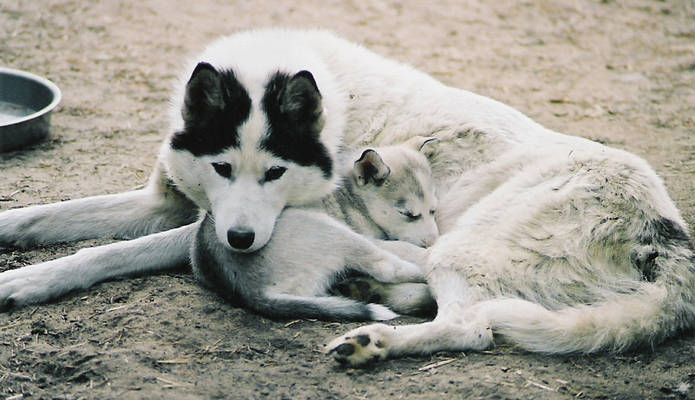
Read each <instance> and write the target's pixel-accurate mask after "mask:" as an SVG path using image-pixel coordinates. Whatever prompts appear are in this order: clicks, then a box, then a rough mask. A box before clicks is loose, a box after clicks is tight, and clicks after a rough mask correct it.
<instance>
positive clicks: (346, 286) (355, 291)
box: [331, 276, 437, 315]
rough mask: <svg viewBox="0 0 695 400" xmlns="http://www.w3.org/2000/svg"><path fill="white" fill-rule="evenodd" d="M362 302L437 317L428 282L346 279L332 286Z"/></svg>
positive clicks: (402, 312) (359, 277) (399, 311)
mask: <svg viewBox="0 0 695 400" xmlns="http://www.w3.org/2000/svg"><path fill="white" fill-rule="evenodd" d="M331 291H334V292H337V293H339V294H340V295H341V296H344V297H348V298H351V299H354V300H357V301H360V302H362V303H378V304H384V305H386V306H388V307H389V308H390V309H392V310H393V311H395V312H397V313H399V314H408V315H434V312H435V311H436V310H437V303H436V302H435V301H434V297H432V293H431V292H430V288H429V286H427V284H426V283H384V282H379V281H377V280H375V279H372V278H370V277H364V276H358V277H354V278H346V279H344V280H342V281H340V282H338V283H337V284H335V285H333V286H332V287H331Z"/></svg>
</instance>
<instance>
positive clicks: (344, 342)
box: [326, 325, 388, 367]
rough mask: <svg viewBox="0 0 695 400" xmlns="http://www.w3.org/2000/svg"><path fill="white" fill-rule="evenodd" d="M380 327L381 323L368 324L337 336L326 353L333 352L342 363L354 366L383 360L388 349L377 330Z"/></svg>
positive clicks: (335, 357) (334, 356)
mask: <svg viewBox="0 0 695 400" xmlns="http://www.w3.org/2000/svg"><path fill="white" fill-rule="evenodd" d="M373 327H376V329H375V328H373ZM370 328H371V329H370ZM379 328H380V326H379V325H373V326H371V327H370V326H367V327H363V328H359V329H357V330H356V331H353V332H351V333H348V334H347V335H345V336H341V337H339V338H336V339H335V340H333V341H332V342H331V343H329V344H328V345H327V346H326V353H327V354H332V355H333V358H334V359H335V360H336V361H337V362H339V363H340V364H343V365H348V366H353V367H354V366H360V365H365V364H368V363H371V362H374V361H380V360H383V359H385V358H386V356H387V354H388V349H387V346H386V341H385V340H384V338H382V337H381V335H379V333H378V332H377V330H378V329H379Z"/></svg>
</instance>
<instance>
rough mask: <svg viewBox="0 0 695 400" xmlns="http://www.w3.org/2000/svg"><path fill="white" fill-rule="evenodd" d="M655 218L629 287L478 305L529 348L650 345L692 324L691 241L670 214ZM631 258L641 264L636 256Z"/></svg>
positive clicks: (497, 328) (694, 270)
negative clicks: (558, 303)
mask: <svg viewBox="0 0 695 400" xmlns="http://www.w3.org/2000/svg"><path fill="white" fill-rule="evenodd" d="M659 223H660V224H664V225H663V226H661V227H660V228H662V229H661V232H660V233H662V235H653V236H651V238H650V240H649V243H648V245H647V246H646V247H647V248H648V249H651V250H650V251H648V252H647V257H646V259H647V260H648V261H649V268H648V270H643V274H644V280H642V281H639V282H635V286H634V287H633V289H632V290H630V291H627V292H624V293H615V294H612V295H610V296H605V297H604V298H603V300H601V301H599V302H596V303H593V304H587V305H581V306H574V307H568V308H564V309H559V310H550V309H548V308H546V307H543V306H541V305H539V304H536V303H532V302H529V301H526V300H520V299H498V300H490V301H485V302H483V303H480V304H479V306H480V307H482V308H483V310H484V311H483V312H484V314H485V315H487V316H488V318H489V320H490V323H491V325H492V328H493V332H495V333H498V334H502V335H504V336H506V337H507V338H508V339H511V341H512V342H514V343H517V344H518V345H520V346H521V347H523V348H524V349H527V350H530V351H535V352H541V353H592V352H597V351H608V352H621V351H625V350H628V349H630V348H634V347H638V346H653V345H655V344H657V343H660V342H662V341H663V340H664V339H666V338H667V337H669V336H672V335H674V334H676V333H678V332H680V331H683V330H685V329H688V328H692V327H693V326H695V265H694V262H693V261H694V255H693V247H692V244H691V242H690V239H689V238H688V235H687V234H686V233H685V231H684V230H683V229H682V228H681V227H680V226H679V225H677V224H675V223H674V222H673V221H670V220H665V222H664V221H663V220H662V221H660V222H659ZM664 229H665V230H666V231H667V232H665V231H664ZM663 233H666V234H663ZM643 243H645V242H644V241H643ZM644 248H645V246H642V249H644ZM642 255H644V251H642ZM637 258H639V257H637ZM643 258H644V257H643ZM633 262H634V260H633ZM634 264H635V265H636V266H637V267H639V266H640V263H639V262H634Z"/></svg>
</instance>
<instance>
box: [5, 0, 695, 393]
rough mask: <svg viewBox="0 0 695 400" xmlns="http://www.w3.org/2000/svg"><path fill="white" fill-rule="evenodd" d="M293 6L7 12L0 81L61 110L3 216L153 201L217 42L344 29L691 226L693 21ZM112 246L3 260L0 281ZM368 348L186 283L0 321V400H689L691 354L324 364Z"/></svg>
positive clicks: (573, 10) (578, 9)
mask: <svg viewBox="0 0 695 400" xmlns="http://www.w3.org/2000/svg"><path fill="white" fill-rule="evenodd" d="M218 3H224V4H218ZM290 3H294V2H281V1H273V2H271V1H264V2H246V1H224V2H222V1H214V0H197V1H195V2H190V1H167V0H141V1H138V2H134V1H133V2H129V1H122V0H90V1H78V0H43V1H26V0H3V1H2V2H0V64H2V65H6V66H10V67H15V68H21V69H26V70H30V71H32V72H35V73H38V74H41V75H45V76H47V77H49V78H50V79H52V80H53V81H54V82H56V83H57V84H58V85H59V86H60V87H61V88H62V90H63V94H64V100H63V102H62V104H61V105H60V107H59V108H58V110H57V112H56V113H55V115H54V119H53V122H54V137H53V139H52V140H50V141H49V142H46V143H44V144H41V145H39V146H36V147H34V148H33V149H30V150H26V151H20V152H14V153H9V154H5V155H0V210H5V209H8V208H13V207H22V206H26V205H29V204H38V203H47V202H54V201H59V200H64V199H73V198H79V197H84V196H87V195H94V194H101V193H107V192H109V193H110V192H119V191H123V190H126V189H131V188H133V187H136V186H138V185H141V184H142V183H144V181H145V179H146V177H147V175H148V173H149V171H150V169H151V167H152V165H153V161H154V157H155V154H156V151H157V148H158V144H159V141H160V140H161V138H162V136H163V135H164V133H165V132H164V127H165V110H166V109H167V98H168V95H169V88H170V86H171V82H172V80H173V79H174V77H175V76H177V74H178V72H179V67H180V66H181V60H183V59H184V58H185V57H186V56H189V55H191V54H194V53H195V52H197V51H198V50H199V49H200V48H201V46H202V45H203V44H204V43H206V42H207V41H209V40H211V39H213V38H215V37H217V36H219V35H221V34H225V33H230V32H233V31H235V30H239V29H244V28H253V27H259V26H277V25H283V26H297V27H311V26H320V27H328V28H331V29H334V30H336V31H337V32H339V33H341V34H343V35H345V36H346V37H348V38H351V39H353V40H355V41H359V42H363V43H365V44H366V45H368V46H369V47H371V48H372V49H374V50H375V51H377V52H379V53H382V54H385V55H387V56H390V57H394V58H396V59H398V60H401V61H404V62H407V63H410V64H413V65H415V66H416V67H418V68H420V69H423V70H425V71H427V72H429V73H431V74H433V75H434V76H436V77H438V78H439V79H441V80H443V81H444V82H446V83H448V84H451V85H455V86H459V87H463V88H467V89H471V90H473V91H476V92H478V93H481V94H484V95H488V96H491V97H493V98H496V99H499V100H501V101H504V102H506V103H508V104H511V105H512V106H514V107H517V108H518V109H520V110H522V111H523V112H525V113H527V114H529V115H530V116H532V117H533V118H535V119H536V120H538V121H540V122H541V123H543V124H545V125H546V126H549V127H551V128H554V129H556V130H559V131H563V132H567V133H573V134H577V135H581V136H584V137H588V138H591V139H594V140H598V141H601V142H604V143H606V144H608V145H611V146H616V147H619V148H623V149H627V150H629V151H632V152H635V153H637V154H639V155H641V156H643V157H645V158H646V159H647V160H648V161H649V162H650V163H651V164H652V165H653V166H654V167H655V168H656V169H657V170H658V172H659V173H660V174H661V176H662V177H663V178H664V180H665V181H666V184H667V186H668V189H669V191H670V193H671V195H672V196H673V198H674V200H675V201H676V203H677V204H678V205H679V207H680V209H681V210H682V212H683V215H684V216H685V219H686V220H687V221H688V222H689V223H690V225H691V226H693V225H694V223H695V196H693V193H695V181H694V180H693V172H694V171H695V3H693V2H692V1H668V2H666V1H654V0H630V1H624V2H623V1H613V0H603V1H599V0H595V1H580V0H575V1H573V0H564V1H552V0H538V1H530V0H524V1H516V0H497V1H494V2H492V1H484V0H456V1H455V0H450V1H434V2H423V1H418V0H401V1H396V0H388V1H379V2H376V1H369V2H368V1H359V0H347V1H319V0H308V1H303V2H301V6H300V5H297V6H292V5H290ZM98 243H100V242H93V241H90V242H86V243H79V244H77V245H66V246H54V247H50V248H43V249H37V250H32V251H24V252H20V251H14V252H6V253H3V254H0V270H4V269H10V268H16V267H20V266H23V265H27V264H31V263H35V262H39V261H42V260H46V259H51V258H55V257H59V256H62V255H67V254H69V253H72V252H74V251H76V250H77V249H78V248H80V247H85V246H90V245H95V244H98ZM412 321H416V319H414V318H403V319H400V320H398V321H397V322H396V323H404V322H412ZM356 326H358V324H352V323H342V324H341V323H325V322H320V321H288V322H273V321H269V320H267V319H264V318H260V317H258V316H256V315H253V314H250V313H248V312H246V311H244V310H240V309H235V308H232V307H231V306H229V305H227V304H225V303H223V302H221V301H220V300H219V299H218V298H217V297H215V296H214V295H212V294H211V293H208V292H207V291H205V290H203V289H201V288H200V287H199V286H198V285H197V284H196V283H195V282H194V280H193V278H192V277H191V275H190V274H188V273H187V272H186V271H181V272H179V273H170V274H164V275H160V276H155V277H139V278H135V279H130V280H124V281H116V282H108V283H105V284H101V285H98V286H97V287H94V288H93V289H91V290H88V291H84V292H79V293H74V294H71V295H69V296H66V297H64V298H63V299H61V300H59V301H56V302H54V303H51V304H47V305H42V306H40V307H28V308H24V309H19V310H16V311H13V312H10V313H7V314H1V315H0V397H4V398H12V399H19V398H22V397H23V398H65V399H73V398H96V399H111V398H117V399H131V398H132V399H136V398H138V399H139V398H148V399H156V398H166V399H171V398H177V399H178V398H181V399H189V398H190V399H193V398H266V397H267V398H287V399H290V398H291V399H304V398H307V399H308V398H312V399H331V398H335V399H343V398H360V399H362V398H372V399H377V398H408V399H441V398H467V397H470V398H478V397H482V398H497V399H503V398H549V399H554V398H573V397H574V398H585V399H589V398H590V399H613V398H617V399H635V398H695V388H691V385H694V384H695V364H694V363H693V360H694V359H695V336H694V335H693V334H692V333H688V334H685V335H684V336H683V337H680V338H676V339H673V340H671V341H669V342H667V343H665V344H663V345H660V346H657V347H656V348H654V349H653V350H647V351H643V352H639V353H631V354H625V355H620V356H613V355H597V356H591V357H583V356H568V357H546V356H539V355H534V354H528V353H525V352H522V351H519V350H518V349H515V348H514V347H509V346H500V347H497V348H495V349H493V350H492V351H489V352H485V353H482V354H480V353H471V354H461V353H439V354H435V355H433V356H424V357H410V358H404V359H400V360H392V361H388V362H384V363H381V364H379V365H376V366H374V367H371V368H367V369H359V370H350V369H347V370H346V369H343V368H340V367H338V366H337V365H336V364H335V363H334V362H333V361H332V360H331V359H329V358H328V357H325V356H324V355H322V354H321V353H320V351H319V350H320V346H321V344H322V343H324V341H326V340H327V339H328V338H331V337H333V336H334V335H337V334H339V333H342V332H344V331H346V330H348V329H351V328H354V327H356ZM441 361H447V362H448V363H444V364H443V365H439V366H437V367H431V368H428V366H432V365H433V363H438V362H441ZM434 365H436V364H434Z"/></svg>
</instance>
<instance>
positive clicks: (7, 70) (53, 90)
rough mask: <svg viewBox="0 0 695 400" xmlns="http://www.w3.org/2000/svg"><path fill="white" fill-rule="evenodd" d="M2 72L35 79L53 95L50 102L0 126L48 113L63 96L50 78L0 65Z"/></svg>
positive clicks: (0, 73) (10, 124) (0, 71)
mask: <svg viewBox="0 0 695 400" xmlns="http://www.w3.org/2000/svg"><path fill="white" fill-rule="evenodd" d="M2 74H5V75H15V76H19V77H22V78H25V79H29V80H32V81H35V82H37V83H39V84H40V85H43V86H45V87H47V88H48V89H49V90H50V91H51V94H52V95H53V100H51V102H50V103H49V104H48V105H47V106H46V107H44V108H42V109H40V110H38V111H36V112H33V113H31V114H29V115H26V116H24V117H21V118H19V119H16V120H13V121H12V122H10V123H7V124H0V127H6V126H12V125H16V124H21V123H22V122H25V121H29V120H32V119H34V118H38V117H40V116H42V115H44V114H48V113H49V112H51V111H52V110H53V109H54V108H55V107H56V106H57V105H58V103H60V100H62V98H63V94H62V93H61V91H60V89H59V88H58V86H57V85H56V84H55V83H53V82H51V81H50V80H48V79H46V78H44V77H42V76H39V75H36V74H32V73H31V72H27V71H23V70H20V69H14V68H6V67H0V75H2Z"/></svg>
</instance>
